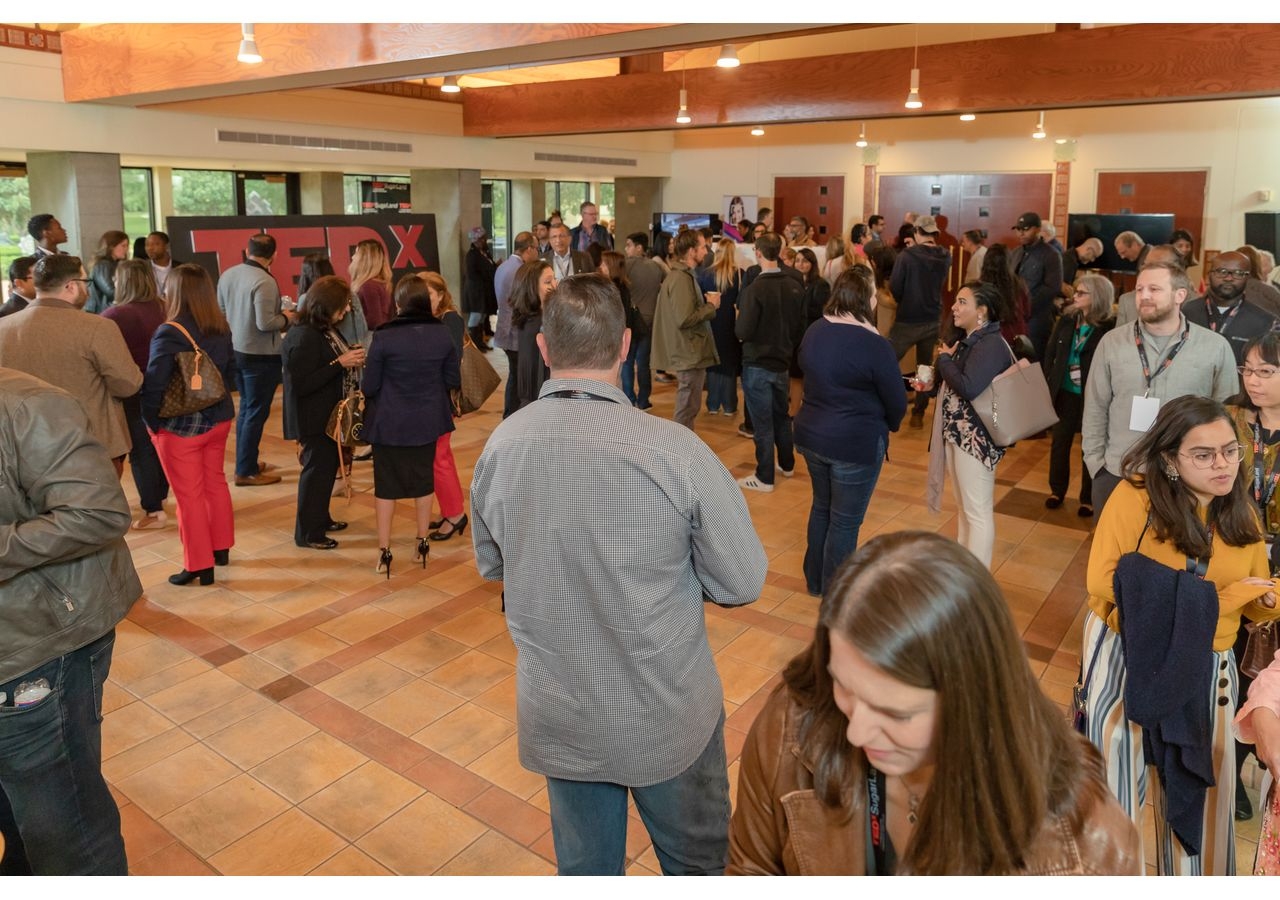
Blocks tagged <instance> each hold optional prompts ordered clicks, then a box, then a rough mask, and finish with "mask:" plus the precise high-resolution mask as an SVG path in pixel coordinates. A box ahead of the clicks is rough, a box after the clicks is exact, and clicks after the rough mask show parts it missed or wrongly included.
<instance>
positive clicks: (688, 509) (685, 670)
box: [471, 379, 767, 787]
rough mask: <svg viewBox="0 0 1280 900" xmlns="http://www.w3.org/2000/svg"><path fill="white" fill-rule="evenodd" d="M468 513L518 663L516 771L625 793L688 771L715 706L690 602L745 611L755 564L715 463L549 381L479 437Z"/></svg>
mask: <svg viewBox="0 0 1280 900" xmlns="http://www.w3.org/2000/svg"><path fill="white" fill-rule="evenodd" d="M559 391H581V392H585V393H587V394H589V395H592V396H593V397H594V398H596V401H597V402H593V401H592V400H591V399H571V398H567V397H554V396H548V395H551V394H555V393H556V392H559ZM599 400H604V401H612V402H598V401H599ZM471 509H472V523H473V531H472V534H473V537H474V541H475V550H476V564H477V567H478V568H479V570H480V574H481V575H483V576H484V577H485V578H488V579H492V580H503V581H505V585H504V587H505V590H506V604H507V625H508V627H509V629H510V631H511V637H512V640H513V641H514V642H515V645H516V648H517V650H518V651H519V656H518V659H517V662H516V693H517V704H518V705H517V716H516V722H517V725H518V728H519V740H520V762H521V764H522V765H523V766H524V767H525V768H527V769H529V770H530V771H533V772H539V773H541V774H544V775H549V776H552V777H555V778H565V779H571V780H576V781H605V782H612V783H615V784H623V785H628V786H634V787H644V786H647V785H652V784H657V783H658V782H661V781H665V780H667V779H669V778H672V777H674V776H676V775H678V774H679V773H681V772H683V771H684V770H685V769H687V768H688V767H689V766H690V765H692V764H693V762H694V760H696V759H697V757H698V756H699V754H701V752H702V751H703V749H705V747H706V745H707V742H708V740H710V738H711V734H712V732H713V731H714V730H715V727H716V724H717V722H718V721H719V717H720V714H721V711H722V709H723V706H724V693H723V690H722V688H721V685H720V677H719V674H718V673H717V671H716V667H715V662H714V661H713V659H712V656H711V648H710V647H709V645H708V643H707V630H706V620H705V618H704V612H703V608H702V603H703V600H704V598H705V599H708V600H711V601H712V602H714V603H718V604H722V605H726V606H738V605H742V604H746V603H751V602H753V601H754V600H755V599H756V598H757V597H758V596H759V595H760V591H761V589H762V588H763V587H764V578H765V569H766V566H767V559H766V557H765V553H764V548H763V547H761V545H760V540H759V538H758V537H757V536H756V532H755V528H754V527H753V526H752V524H751V516H750V514H749V513H748V512H747V505H746V502H745V501H744V500H743V498H742V492H741V491H740V490H739V488H738V486H737V484H736V483H735V482H734V479H733V476H732V475H730V474H729V472H728V470H727V469H725V467H724V465H723V464H721V462H720V461H719V460H718V459H717V458H716V456H715V454H714V453H712V452H711V450H710V449H709V448H708V447H707V445H706V444H704V443H703V442H702V440H701V439H700V438H699V437H698V436H697V435H695V434H694V433H693V432H691V431H689V430H688V429H687V428H684V427H683V426H681V425H677V424H676V423H674V422H669V421H666V420H664V419H658V418H655V417H654V416H650V415H647V414H645V413H643V412H641V411H640V410H637V409H635V408H634V407H632V406H631V404H630V402H629V401H628V400H627V398H626V396H625V395H623V393H622V391H620V390H619V389H618V388H617V387H615V386H613V385H606V384H604V383H603V382H598V381H589V380H585V379H551V380H548V381H547V382H546V383H545V384H544V385H543V386H542V391H541V393H540V395H539V399H538V401H537V402H535V403H533V404H530V405H529V406H527V407H525V408H524V409H522V410H520V411H519V412H517V413H516V414H515V415H513V416H511V417H510V418H509V419H507V420H506V421H504V422H503V423H502V424H501V425H499V426H498V428H496V429H495V430H494V432H493V434H492V435H491V436H490V438H489V441H488V443H487V444H486V445H485V449H484V452H483V453H482V454H481V456H480V459H479V460H478V461H477V462H476V466H475V474H474V477H473V478H472V482H471Z"/></svg>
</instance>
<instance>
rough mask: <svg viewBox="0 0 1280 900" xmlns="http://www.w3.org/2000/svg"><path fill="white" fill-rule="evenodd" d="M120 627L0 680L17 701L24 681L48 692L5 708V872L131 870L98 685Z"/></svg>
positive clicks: (1, 827)
mask: <svg viewBox="0 0 1280 900" xmlns="http://www.w3.org/2000/svg"><path fill="white" fill-rule="evenodd" d="M115 639H116V633H115V629H112V630H111V631H108V632H107V633H106V634H104V635H103V636H102V637H100V638H98V639H97V640H95V641H93V642H92V643H90V644H88V645H86V646H84V647H81V648H80V649H79V650H75V651H73V652H71V653H68V654H67V655H66V656H61V657H58V658H57V659H53V660H50V661H49V662H47V663H45V664H44V665H42V666H39V667H38V668H36V669H33V670H32V671H30V672H28V673H27V674H26V675H22V676H20V677H18V678H15V679H13V680H12V681H10V682H8V683H7V684H0V692H3V693H4V694H6V695H7V696H8V698H9V699H8V702H9V703H12V702H13V693H14V691H15V690H16V689H17V687H18V685H19V684H21V683H22V682H24V681H34V680H36V679H37V678H43V679H45V680H46V681H48V682H49V686H50V687H51V688H52V689H53V690H52V692H51V693H50V694H49V695H48V696H47V697H45V698H44V699H43V700H40V701H38V702H36V703H34V704H32V705H30V706H23V707H15V706H3V707H0V834H3V835H4V841H5V848H4V859H3V860H0V876H4V875H32V874H34V875H126V874H128V864H127V862H126V860H125V852H124V838H123V837H121V834H120V810H119V809H118V808H117V807H116V801H115V798H114V797H112V796H111V791H110V790H108V789H107V782H106V780H105V779H104V778H103V777H102V685H103V683H104V682H105V681H106V680H107V670H108V669H110V668H111V650H112V648H113V647H114V646H115Z"/></svg>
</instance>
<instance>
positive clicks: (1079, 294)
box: [1071, 288, 1093, 297]
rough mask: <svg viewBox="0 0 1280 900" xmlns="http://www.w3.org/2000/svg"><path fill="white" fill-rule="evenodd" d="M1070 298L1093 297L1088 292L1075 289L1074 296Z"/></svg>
mask: <svg viewBox="0 0 1280 900" xmlns="http://www.w3.org/2000/svg"><path fill="white" fill-rule="evenodd" d="M1071 296H1073V297H1091V296H1093V295H1092V294H1090V293H1089V292H1088V291H1082V290H1080V288H1076V292H1075V293H1074V294H1072V295H1071Z"/></svg>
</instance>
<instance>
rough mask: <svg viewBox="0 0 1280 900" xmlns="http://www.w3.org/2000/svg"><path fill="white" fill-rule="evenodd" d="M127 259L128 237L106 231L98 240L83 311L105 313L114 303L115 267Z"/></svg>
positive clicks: (116, 232)
mask: <svg viewBox="0 0 1280 900" xmlns="http://www.w3.org/2000/svg"><path fill="white" fill-rule="evenodd" d="M128 257H129V235H127V234H125V233H124V232H123V231H115V230H112V231H107V232H104V233H103V235H102V237H100V238H98V249H97V250H96V251H95V252H94V254H93V268H92V269H91V270H90V273H89V302H88V303H86V304H85V307H84V311H85V312H91V313H101V312H105V311H106V310H107V309H109V308H110V307H111V304H113V303H115V302H116V267H117V266H118V265H120V261H121V260H124V259H128Z"/></svg>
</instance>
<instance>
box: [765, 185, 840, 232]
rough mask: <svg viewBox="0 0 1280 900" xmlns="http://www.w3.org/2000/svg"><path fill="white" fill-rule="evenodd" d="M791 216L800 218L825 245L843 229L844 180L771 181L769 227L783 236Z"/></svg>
mask: <svg viewBox="0 0 1280 900" xmlns="http://www.w3.org/2000/svg"><path fill="white" fill-rule="evenodd" d="M792 216H804V217H805V218H806V219H808V220H809V224H810V225H812V226H813V227H814V228H815V229H816V230H817V235H816V237H815V238H814V240H816V241H817V242H818V243H819V244H825V243H826V242H827V239H828V238H830V237H831V235H833V234H839V233H840V232H841V231H842V230H843V229H844V176H843V175H818V176H813V177H808V178H792V177H783V178H775V179H773V227H774V229H776V230H777V232H778V233H779V234H781V233H782V232H783V230H784V229H785V228H786V226H787V224H788V223H789V222H790V221H791V217H792Z"/></svg>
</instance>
